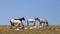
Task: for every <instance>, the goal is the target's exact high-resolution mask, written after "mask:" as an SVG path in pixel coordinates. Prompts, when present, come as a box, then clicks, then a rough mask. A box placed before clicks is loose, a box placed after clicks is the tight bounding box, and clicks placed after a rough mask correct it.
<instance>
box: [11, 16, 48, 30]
mask: <svg viewBox="0 0 60 34" xmlns="http://www.w3.org/2000/svg"><path fill="white" fill-rule="evenodd" d="M23 20H24V21H25V18H24V17H22V18H19V19H11V20H10V24H11V27H10V28H13V26H14V27H15V28H16V29H19V28H22V29H23V28H24V24H23V22H22V21H23ZM36 21H38V22H39V23H40V25H39V26H42V23H43V24H45V25H46V26H48V21H47V20H46V19H42V18H33V19H28V20H27V26H29V23H34V26H35V22H36Z"/></svg>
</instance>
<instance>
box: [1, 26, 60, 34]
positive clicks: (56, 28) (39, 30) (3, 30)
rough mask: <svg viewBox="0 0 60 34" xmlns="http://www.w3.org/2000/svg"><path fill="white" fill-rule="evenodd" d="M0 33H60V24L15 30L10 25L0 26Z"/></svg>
mask: <svg viewBox="0 0 60 34" xmlns="http://www.w3.org/2000/svg"><path fill="white" fill-rule="evenodd" d="M0 34H60V26H49V27H37V28H35V29H32V30H30V29H27V30H25V29H20V30H19V31H16V30H14V29H10V26H0Z"/></svg>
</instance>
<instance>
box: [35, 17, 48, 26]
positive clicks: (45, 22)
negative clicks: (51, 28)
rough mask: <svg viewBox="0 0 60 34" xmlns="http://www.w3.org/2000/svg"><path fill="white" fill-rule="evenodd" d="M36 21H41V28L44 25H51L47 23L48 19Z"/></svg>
mask: <svg viewBox="0 0 60 34" xmlns="http://www.w3.org/2000/svg"><path fill="white" fill-rule="evenodd" d="M36 20H37V21H39V23H40V26H43V25H46V26H48V25H49V24H48V21H47V20H46V19H43V18H36ZM42 23H43V25H42Z"/></svg>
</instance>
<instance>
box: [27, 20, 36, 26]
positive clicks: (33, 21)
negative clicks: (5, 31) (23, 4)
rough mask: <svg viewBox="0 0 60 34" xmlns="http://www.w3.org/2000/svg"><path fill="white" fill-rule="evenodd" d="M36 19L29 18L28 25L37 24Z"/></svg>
mask: <svg viewBox="0 0 60 34" xmlns="http://www.w3.org/2000/svg"><path fill="white" fill-rule="evenodd" d="M35 21H36V20H35V19H28V20H27V26H29V23H34V25H33V26H35Z"/></svg>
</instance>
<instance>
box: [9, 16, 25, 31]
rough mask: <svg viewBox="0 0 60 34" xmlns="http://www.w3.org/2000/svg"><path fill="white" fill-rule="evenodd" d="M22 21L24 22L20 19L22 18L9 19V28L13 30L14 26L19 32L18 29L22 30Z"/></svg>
mask: <svg viewBox="0 0 60 34" xmlns="http://www.w3.org/2000/svg"><path fill="white" fill-rule="evenodd" d="M22 20H25V18H24V17H22V18H19V19H11V20H10V24H11V28H13V26H16V27H15V29H18V30H19V28H22V29H23V28H24V25H23V23H22Z"/></svg>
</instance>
